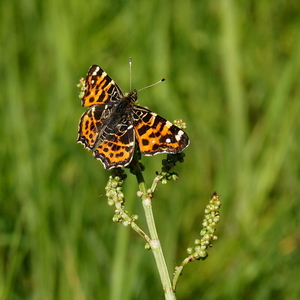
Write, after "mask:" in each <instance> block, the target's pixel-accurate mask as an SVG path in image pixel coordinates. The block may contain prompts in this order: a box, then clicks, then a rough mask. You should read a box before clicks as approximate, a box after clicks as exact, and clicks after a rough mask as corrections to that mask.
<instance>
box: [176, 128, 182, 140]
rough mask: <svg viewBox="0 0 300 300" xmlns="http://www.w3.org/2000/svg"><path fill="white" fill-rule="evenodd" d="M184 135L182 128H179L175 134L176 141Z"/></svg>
mask: <svg viewBox="0 0 300 300" xmlns="http://www.w3.org/2000/svg"><path fill="white" fill-rule="evenodd" d="M183 135H184V132H183V131H182V130H179V131H178V133H177V134H176V135H175V139H176V141H180V140H181V137H182V136H183Z"/></svg>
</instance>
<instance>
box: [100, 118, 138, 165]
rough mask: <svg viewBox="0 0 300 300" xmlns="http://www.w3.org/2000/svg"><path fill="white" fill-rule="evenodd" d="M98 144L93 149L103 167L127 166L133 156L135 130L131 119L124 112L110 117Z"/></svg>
mask: <svg viewBox="0 0 300 300" xmlns="http://www.w3.org/2000/svg"><path fill="white" fill-rule="evenodd" d="M100 140H101V142H100V144H99V146H98V147H97V149H95V151H94V156H95V158H96V159H99V160H101V162H102V163H103V165H104V167H105V169H107V170H109V169H111V168H116V167H125V166H127V165H128V164H129V163H130V162H131V160H132V157H133V151H134V145H135V132H134V129H133V125H132V124H131V120H130V119H129V118H128V116H127V115H126V114H125V115H123V116H122V117H119V118H118V117H117V118H116V119H112V120H111V122H110V123H108V124H107V126H106V128H105V129H104V130H103V132H102V136H101V137H100Z"/></svg>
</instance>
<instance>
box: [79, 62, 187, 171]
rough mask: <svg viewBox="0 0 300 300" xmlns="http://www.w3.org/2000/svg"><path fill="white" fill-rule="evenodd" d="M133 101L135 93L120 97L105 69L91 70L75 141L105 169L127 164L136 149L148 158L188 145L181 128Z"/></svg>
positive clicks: (117, 88) (181, 148)
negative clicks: (85, 109) (90, 152)
mask: <svg viewBox="0 0 300 300" xmlns="http://www.w3.org/2000/svg"><path fill="white" fill-rule="evenodd" d="M136 101H137V91H136V90H133V91H132V92H130V93H127V94H123V92H122V91H121V89H120V88H119V86H118V85H117V84H116V83H115V82H114V81H113V80H112V79H111V77H110V76H109V75H108V74H107V73H106V72H105V71H104V70H102V69H101V68H100V67H99V66H97V65H93V66H91V67H90V69H89V71H88V73H87V76H86V79H85V82H84V87H83V96H82V102H81V104H82V106H85V107H89V109H88V110H87V111H86V112H84V113H83V115H82V116H81V118H80V122H79V126H78V138H77V142H78V143H81V144H83V146H84V147H85V148H86V149H89V150H92V151H93V154H94V157H95V158H96V159H98V160H100V161H101V162H102V164H103V166H104V168H105V169H106V170H109V169H112V168H117V167H126V166H127V165H129V164H130V162H131V161H132V158H133V154H134V149H135V147H139V150H140V152H141V153H142V154H144V155H147V156H151V155H155V154H158V153H171V154H175V153H178V152H181V151H182V150H184V149H185V148H186V147H187V146H188V145H189V138H188V136H187V134H186V133H185V132H184V131H183V130H182V129H180V128H179V127H177V126H175V125H173V124H172V123H171V122H169V121H168V120H166V119H165V118H163V117H161V116H160V115H158V114H156V113H155V112H153V111H151V110H149V109H148V108H145V107H142V106H138V105H136Z"/></svg>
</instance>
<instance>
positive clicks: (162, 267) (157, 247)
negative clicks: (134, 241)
mask: <svg viewBox="0 0 300 300" xmlns="http://www.w3.org/2000/svg"><path fill="white" fill-rule="evenodd" d="M136 178H137V181H138V185H139V189H140V191H141V192H142V193H143V194H142V203H143V208H144V211H145V216H146V221H147V225H148V229H149V233H150V241H149V244H150V247H151V250H152V252H153V255H154V259H155V262H156V265H157V269H158V272H159V275H160V279H161V282H162V286H163V290H164V293H165V299H166V300H175V299H176V296H175V293H174V291H173V289H172V284H171V280H170V276H169V273H168V269H167V265H166V261H165V258H164V255H163V251H162V248H161V244H160V241H159V238H158V234H157V230H156V226H155V221H154V216H153V211H152V204H151V198H152V194H151V193H149V192H148V191H147V188H146V184H145V180H144V176H143V174H142V171H141V169H140V167H139V166H138V167H137V168H136Z"/></svg>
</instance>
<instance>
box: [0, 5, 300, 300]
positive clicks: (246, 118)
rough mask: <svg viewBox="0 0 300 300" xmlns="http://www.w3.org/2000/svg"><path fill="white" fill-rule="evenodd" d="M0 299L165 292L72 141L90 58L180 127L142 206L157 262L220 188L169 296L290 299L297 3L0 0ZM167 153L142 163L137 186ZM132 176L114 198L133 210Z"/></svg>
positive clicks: (294, 258) (188, 241) (299, 232)
mask: <svg viewBox="0 0 300 300" xmlns="http://www.w3.org/2000/svg"><path fill="white" fill-rule="evenodd" d="M0 20H1V21H0V22H1V26H0V33H1V55H0V70H1V72H0V76H1V81H0V84H1V87H0V97H1V106H0V138H1V146H0V154H1V159H0V163H1V175H0V176H1V180H0V184H1V186H0V299H7V300H10V299H13V300H18V299H37V300H39V299H43V300H47V299H56V300H59V299H76V300H77V299H78V300H85V299H88V300H91V299H113V300H118V299H122V300H126V299H140V300H142V299H163V293H162V290H161V283H160V281H159V277H158V274H157V270H156V267H155V263H154V259H153V257H152V254H151V252H150V251H145V250H144V241H143V240H142V239H141V238H140V237H139V236H137V234H135V233H133V232H132V230H131V229H130V228H125V227H123V226H121V225H120V224H115V223H113V222H112V220H111V219H112V216H113V214H114V210H113V208H112V207H109V206H108V205H107V201H106V198H105V191H104V187H105V185H106V182H107V179H108V176H109V173H108V172H107V171H105V170H104V169H103V166H102V164H101V163H100V162H99V161H96V160H95V159H94V158H93V156H92V153H90V152H88V151H86V150H84V149H83V147H82V145H80V144H76V138H77V124H78V120H79V117H80V116H81V114H82V113H83V112H84V111H85V108H83V107H81V105H80V100H79V98H78V93H79V90H78V88H77V87H76V84H77V83H78V80H79V78H80V77H83V76H85V74H86V72H87V70H88V68H89V67H90V65H92V64H98V65H100V66H101V67H102V68H103V69H104V70H106V71H107V73H109V74H110V75H111V77H112V78H113V79H114V80H115V81H116V82H117V83H118V84H119V85H120V87H121V88H122V89H123V91H124V92H128V91H129V67H128V57H130V56H131V57H132V58H133V70H132V83H133V84H132V85H133V88H137V89H139V88H141V87H144V86H146V85H148V84H151V83H153V82H155V81H157V80H159V79H161V78H162V77H167V79H168V80H167V81H166V82H164V83H162V84H159V85H158V86H156V87H153V88H151V89H147V90H145V91H142V92H141V93H140V94H139V101H140V104H141V105H144V106H147V107H149V108H150V109H152V110H154V111H155V112H157V113H159V114H161V115H162V116H164V117H166V118H168V119H169V120H171V121H173V120H174V119H178V118H182V119H184V120H185V121H186V122H187V124H188V128H187V133H188V134H189V136H190V140H191V144H190V146H189V148H187V149H186V151H185V153H186V159H185V163H184V164H180V165H178V167H177V168H176V171H177V172H178V173H179V175H180V180H179V181H177V182H169V183H168V184H167V185H166V186H162V185H160V186H159V189H158V191H157V193H156V195H155V197H154V199H153V206H154V213H155V216H156V218H157V226H158V231H159V235H160V238H161V242H162V245H163V248H164V253H165V255H166V259H167V263H168V266H169V270H170V272H172V271H173V270H174V267H175V266H176V265H178V264H180V262H181V261H182V260H183V259H184V258H185V256H186V248H187V247H188V246H191V245H193V241H194V239H195V238H198V237H199V230H200V228H201V222H202V216H203V210H204V207H205V205H206V204H207V201H208V199H209V197H210V195H211V194H212V193H213V192H214V191H217V192H218V194H220V195H221V200H222V203H223V205H222V208H221V222H220V223H219V227H218V232H217V234H218V236H219V240H218V241H217V242H216V243H215V244H214V247H213V248H212V249H211V251H210V252H209V254H210V255H209V257H208V259H207V260H205V261H204V262H195V263H191V264H189V265H188V266H187V267H186V268H185V269H184V272H183V276H182V277H181V280H180V282H179V285H178V288H177V297H178V299H220V300H223V299H251V300H252V299H289V300H293V299H300V285H299V282H300V251H299V245H300V227H299V218H300V207H299V193H300V181H299V179H300V159H299V134H300V122H299V113H300V80H299V78H300V77H299V75H300V2H299V1H283V0H282V1H279V0H275V1H270V0H261V1H247V0H243V1H232V0H221V1H211V0H207V1H189V0H187V1H180V0H175V1H158V0H153V1H134V0H128V1H121V0H120V1H96V0H91V1H87V2H84V1H79V0H72V1H70V0H69V1H68V0H65V1H58V0H56V1H50V0H48V1H47V0H45V1H37V0H36V1H33V0H22V1H1V3H0ZM164 157H165V156H164V155H157V156H154V157H144V158H143V163H144V164H145V166H146V171H145V173H144V176H145V179H146V181H147V183H148V185H149V184H150V183H151V181H152V179H153V177H154V175H155V171H156V170H158V169H159V167H160V162H161V159H162V158H164ZM136 191H137V184H136V181H135V178H132V176H129V178H128V179H127V181H126V183H125V186H124V192H125V194H126V208H127V209H128V210H129V211H130V212H131V213H136V214H138V215H139V216H140V219H139V224H140V225H141V226H142V227H143V228H144V227H145V220H144V217H143V211H142V205H141V201H140V198H137V197H136Z"/></svg>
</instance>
